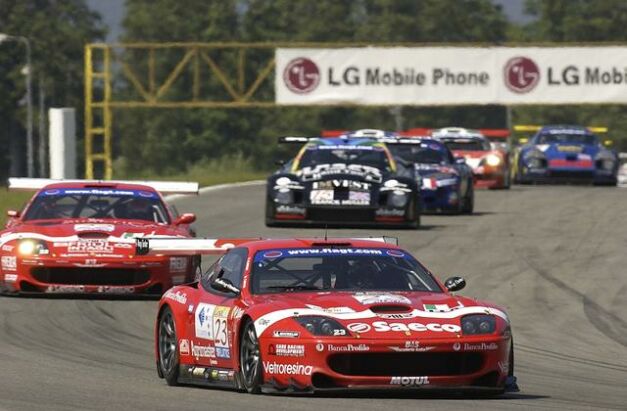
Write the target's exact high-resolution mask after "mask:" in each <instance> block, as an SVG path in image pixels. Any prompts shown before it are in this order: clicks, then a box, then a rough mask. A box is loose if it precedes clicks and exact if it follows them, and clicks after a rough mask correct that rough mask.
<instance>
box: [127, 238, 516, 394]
mask: <svg viewBox="0 0 627 411" xmlns="http://www.w3.org/2000/svg"><path fill="white" fill-rule="evenodd" d="M227 248H228V251H227ZM137 250H138V253H139V254H144V253H148V255H150V254H153V253H156V254H171V255H184V254H185V253H189V252H193V253H211V252H219V253H224V252H226V253H225V254H224V255H223V256H222V257H221V258H220V259H219V260H218V261H217V262H215V263H214V264H213V265H212V266H211V267H210V268H209V270H208V271H207V272H205V273H204V274H203V275H202V276H201V278H200V280H199V282H195V283H191V284H187V285H180V286H176V287H174V288H172V289H170V290H168V291H167V292H166V293H165V294H164V295H163V296H162V298H161V302H160V304H159V311H158V315H157V321H156V329H155V349H156V365H157V371H158V374H159V376H160V377H161V378H165V380H166V382H167V383H168V384H169V385H176V384H179V383H183V384H198V385H204V386H220V387H227V388H234V389H238V390H243V391H248V392H251V393H257V392H276V393H293V392H303V393H311V392H315V391H322V390H330V389H354V388H365V389H367V388H371V389H379V388H418V387H420V388H438V389H441V388H452V389H455V390H465V389H472V390H485V391H486V392H488V393H493V394H499V393H503V392H504V391H506V390H517V386H516V382H515V378H514V373H513V370H514V351H513V350H514V349H513V340H512V331H511V328H510V323H509V319H508V317H507V314H506V313H505V312H504V311H503V309H502V308H499V307H497V306H495V305H494V304H490V303H486V302H482V301H477V300H474V299H471V298H465V297H460V296H456V295H453V294H452V292H453V291H457V290H459V289H461V288H463V287H464V285H465V281H464V280H463V279H462V278H461V277H452V278H450V279H448V280H447V281H446V282H445V283H444V284H442V283H441V282H440V281H439V280H438V279H436V278H435V277H434V276H433V274H431V272H429V270H427V269H426V268H425V267H424V266H423V265H422V264H420V263H419V262H418V261H417V260H416V259H415V258H414V257H412V256H411V255H410V254H409V253H408V252H407V251H405V250H403V249H401V248H399V247H397V246H395V245H393V244H388V243H386V242H385V241H384V239H379V240H377V239H345V238H344V239H328V240H326V239H325V240H321V239H291V240H202V239H192V240H181V241H177V240H167V239H156V240H152V239H150V240H144V239H139V240H138V245H137Z"/></svg>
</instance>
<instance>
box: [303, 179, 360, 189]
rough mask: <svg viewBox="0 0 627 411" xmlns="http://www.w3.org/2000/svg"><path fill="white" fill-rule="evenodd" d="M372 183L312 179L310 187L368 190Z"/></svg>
mask: <svg viewBox="0 0 627 411" xmlns="http://www.w3.org/2000/svg"><path fill="white" fill-rule="evenodd" d="M371 186H372V184H370V183H364V182H361V181H354V180H326V181H314V183H313V184H312V185H311V187H312V188H313V189H314V190H333V189H336V188H348V189H353V190H362V191H368V190H370V187H371Z"/></svg>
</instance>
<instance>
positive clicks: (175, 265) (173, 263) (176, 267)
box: [170, 257, 187, 273]
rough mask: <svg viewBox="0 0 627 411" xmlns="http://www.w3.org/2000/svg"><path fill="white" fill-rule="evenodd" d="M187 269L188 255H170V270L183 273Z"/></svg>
mask: <svg viewBox="0 0 627 411" xmlns="http://www.w3.org/2000/svg"><path fill="white" fill-rule="evenodd" d="M186 270H187V257H170V272H171V273H183V272H185V271H186Z"/></svg>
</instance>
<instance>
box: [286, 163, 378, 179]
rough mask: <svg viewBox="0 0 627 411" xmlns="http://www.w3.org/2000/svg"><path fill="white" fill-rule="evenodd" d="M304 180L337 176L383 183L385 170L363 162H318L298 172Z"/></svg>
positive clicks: (335, 177)
mask: <svg viewBox="0 0 627 411" xmlns="http://www.w3.org/2000/svg"><path fill="white" fill-rule="evenodd" d="M296 175H297V176H299V177H300V178H301V180H302V181H304V182H307V181H321V180H329V179H337V178H345V179H351V180H360V181H365V182H371V183H381V182H382V181H383V172H382V171H381V170H379V169H378V168H375V167H370V166H367V165H362V164H344V163H336V164H318V165H317V166H315V167H303V168H302V169H301V170H299V171H298V172H297V173H296Z"/></svg>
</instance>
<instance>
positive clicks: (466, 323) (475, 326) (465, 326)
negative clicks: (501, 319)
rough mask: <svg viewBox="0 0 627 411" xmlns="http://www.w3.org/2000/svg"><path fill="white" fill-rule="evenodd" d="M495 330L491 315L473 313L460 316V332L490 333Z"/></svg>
mask: <svg viewBox="0 0 627 411" xmlns="http://www.w3.org/2000/svg"><path fill="white" fill-rule="evenodd" d="M495 330H496V321H495V320H494V316H493V315H485V314H476V315H475V314H473V315H467V316H465V317H462V334H466V335H477V334H492V333H493V332H494V331H495Z"/></svg>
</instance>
